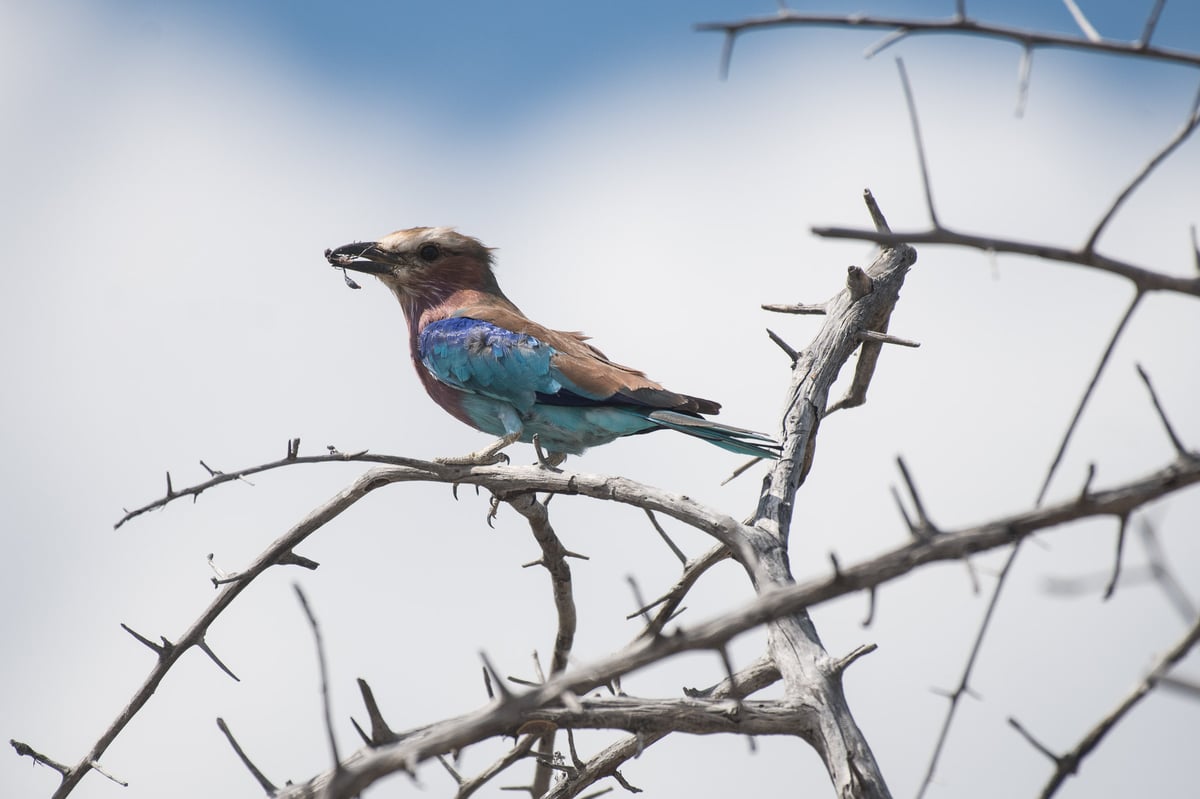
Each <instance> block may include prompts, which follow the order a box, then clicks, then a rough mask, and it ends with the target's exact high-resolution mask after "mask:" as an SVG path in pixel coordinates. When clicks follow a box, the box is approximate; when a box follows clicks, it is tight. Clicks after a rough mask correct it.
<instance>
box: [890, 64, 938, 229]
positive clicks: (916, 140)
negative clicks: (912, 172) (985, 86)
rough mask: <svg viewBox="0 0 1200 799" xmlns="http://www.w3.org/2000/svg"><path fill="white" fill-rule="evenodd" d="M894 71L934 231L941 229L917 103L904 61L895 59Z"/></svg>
mask: <svg viewBox="0 0 1200 799" xmlns="http://www.w3.org/2000/svg"><path fill="white" fill-rule="evenodd" d="M896 70H897V71H898V72H899V73H900V85H901V86H903V87H904V102H905V105H906V106H907V107H908V121H909V123H910V124H911V125H912V137H913V144H914V145H915V146H916V148H917V163H918V164H919V165H920V167H921V186H922V187H923V188H924V189H925V207H926V209H927V210H928V211H929V222H930V224H931V225H933V228H934V230H938V229H940V228H941V226H942V223H941V222H939V221H938V216H937V211H936V210H935V209H934V207H933V186H932V185H931V183H930V181H929V162H928V160H927V159H926V157H925V144H924V142H922V141H921V123H920V122H919V121H918V120H917V101H916V100H915V99H913V90H912V84H911V83H909V80H908V70H906V69H905V68H904V60H903V59H900V58H897V59H896Z"/></svg>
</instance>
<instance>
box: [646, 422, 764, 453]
mask: <svg viewBox="0 0 1200 799" xmlns="http://www.w3.org/2000/svg"><path fill="white" fill-rule="evenodd" d="M646 416H647V418H649V419H650V420H651V421H652V422H655V423H657V424H659V425H661V426H662V427H669V428H670V429H672V430H678V431H679V432H681V433H687V434H688V435H689V436H695V437H696V438H701V439H704V440H705V441H707V442H709V443H710V444H716V445H717V446H718V447H720V448H721V449H727V450H729V451H730V452H736V453H738V454H739V455H749V456H751V457H753V458H771V459H775V458H778V457H779V444H777V443H776V442H775V441H774V440H773V439H771V437H770V436H765V435H763V434H762V433H756V432H754V431H753V430H743V429H742V428H740V427H730V426H729V425H724V424H717V423H716V422H710V421H709V420H708V419H701V418H700V417H699V416H689V415H688V414H686V413H679V412H678V411H652V412H650V413H648V414H646Z"/></svg>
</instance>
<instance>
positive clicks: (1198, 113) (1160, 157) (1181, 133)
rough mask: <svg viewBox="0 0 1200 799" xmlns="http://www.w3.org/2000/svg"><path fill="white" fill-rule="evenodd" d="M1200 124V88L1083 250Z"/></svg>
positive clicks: (1093, 246)
mask: <svg viewBox="0 0 1200 799" xmlns="http://www.w3.org/2000/svg"><path fill="white" fill-rule="evenodd" d="M1068 2H1069V0H1068ZM1198 126H1200V90H1197V91H1196V97H1195V99H1193V100H1192V105H1191V108H1190V109H1189V110H1188V114H1187V119H1185V120H1184V123H1183V126H1182V127H1181V128H1180V129H1179V130H1178V131H1177V132H1176V133H1175V135H1174V136H1173V137H1172V138H1171V140H1170V141H1168V142H1167V143H1166V145H1164V146H1163V147H1162V149H1160V150H1159V151H1158V152H1157V153H1155V154H1154V156H1153V157H1152V158H1151V159H1150V160H1149V161H1148V162H1147V163H1146V165H1145V166H1143V167H1142V169H1141V171H1139V172H1138V173H1137V175H1135V176H1134V178H1133V180H1131V181H1129V184H1128V185H1126V186H1125V188H1124V189H1122V190H1121V192H1120V193H1119V194H1118V195H1117V197H1116V199H1114V200H1113V201H1112V204H1111V205H1110V206H1109V207H1108V211H1107V212H1105V214H1104V216H1103V217H1101V219H1100V221H1099V222H1097V223H1096V227H1095V228H1094V229H1093V230H1092V235H1091V236H1090V237H1089V238H1088V240H1087V243H1086V244H1084V245H1083V252H1085V253H1090V252H1094V251H1095V249H1096V242H1097V241H1099V239H1100V234H1101V233H1103V232H1104V228H1105V227H1107V226H1108V223H1109V222H1110V221H1111V220H1112V218H1113V217H1114V216H1116V213H1117V211H1118V210H1119V209H1120V208H1121V206H1122V205H1123V204H1124V203H1125V201H1126V200H1127V199H1129V197H1130V196H1131V195H1132V194H1133V193H1134V192H1135V191H1137V188H1138V186H1141V185H1142V182H1143V181H1145V180H1146V178H1148V177H1150V173H1151V172H1153V171H1154V170H1155V169H1156V168H1157V167H1158V165H1159V164H1161V163H1162V162H1163V161H1165V160H1167V158H1168V157H1169V156H1170V155H1171V153H1173V152H1175V150H1176V149H1178V147H1179V145H1181V144H1183V143H1184V142H1185V141H1187V140H1188V138H1189V137H1190V136H1191V135H1192V133H1194V132H1195V130H1196V128H1197V127H1198Z"/></svg>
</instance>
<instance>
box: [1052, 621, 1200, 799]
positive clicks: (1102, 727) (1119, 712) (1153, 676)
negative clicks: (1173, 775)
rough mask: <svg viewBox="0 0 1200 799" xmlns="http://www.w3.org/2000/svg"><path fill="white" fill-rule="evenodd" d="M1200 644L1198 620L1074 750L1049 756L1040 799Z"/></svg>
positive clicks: (1070, 774) (1067, 775) (1075, 770)
mask: <svg viewBox="0 0 1200 799" xmlns="http://www.w3.org/2000/svg"><path fill="white" fill-rule="evenodd" d="M1198 641H1200V619H1197V620H1196V621H1195V622H1194V623H1193V624H1192V626H1191V629H1189V630H1188V631H1187V632H1186V633H1185V634H1184V635H1183V637H1182V638H1180V640H1179V641H1178V642H1177V643H1176V644H1175V645H1174V646H1173V647H1171V648H1170V649H1169V650H1168V651H1167V652H1166V653H1165V654H1163V655H1162V657H1160V658H1159V659H1158V662H1157V663H1155V665H1154V668H1153V669H1151V670H1150V673H1149V674H1147V675H1146V676H1145V677H1144V678H1143V679H1142V680H1141V681H1140V682H1139V683H1138V684H1137V685H1136V686H1134V688H1133V691H1131V692H1130V693H1129V695H1128V696H1126V697H1125V698H1124V699H1122V700H1121V701H1120V702H1119V703H1117V706H1116V707H1114V708H1113V709H1112V710H1111V711H1110V712H1109V713H1108V714H1107V715H1106V716H1105V717H1104V718H1102V719H1101V720H1100V721H1099V722H1098V723H1097V724H1096V726H1094V727H1093V728H1092V729H1091V730H1089V731H1088V732H1087V734H1086V735H1084V736H1083V738H1082V739H1081V740H1080V741H1079V743H1078V744H1076V746H1075V748H1074V749H1072V750H1071V751H1070V752H1067V753H1066V754H1065V755H1060V756H1057V757H1054V756H1051V757H1052V759H1053V760H1054V762H1055V769H1054V774H1053V775H1052V776H1051V777H1050V779H1049V780H1048V781H1047V782H1046V786H1045V787H1044V788H1043V789H1042V793H1041V796H1042V799H1049V797H1051V796H1053V795H1054V794H1056V793H1057V792H1058V789H1059V788H1061V787H1062V785H1063V783H1064V782H1066V781H1067V779H1068V778H1069V777H1071V776H1072V775H1074V774H1075V773H1076V772H1077V771H1078V770H1079V766H1080V764H1081V763H1082V762H1083V760H1084V759H1085V758H1086V757H1087V756H1088V755H1089V754H1091V753H1092V751H1093V750H1094V749H1095V748H1096V747H1097V746H1099V745H1100V742H1101V741H1103V740H1104V737H1105V736H1106V735H1108V733H1109V732H1111V731H1112V729H1113V728H1114V727H1116V726H1117V723H1118V722H1120V721H1121V719H1123V718H1124V717H1125V715H1126V714H1128V713H1129V711H1130V710H1132V709H1133V708H1134V706H1136V705H1137V703H1138V702H1140V701H1142V699H1143V698H1144V697H1145V696H1146V695H1147V694H1148V693H1150V692H1151V691H1153V690H1154V689H1155V688H1156V687H1157V686H1158V685H1159V683H1160V682H1161V681H1162V679H1163V678H1164V677H1165V676H1166V674H1167V672H1168V671H1169V670H1170V669H1171V667H1172V666H1174V665H1175V664H1176V663H1178V662H1179V661H1180V660H1182V659H1183V657H1184V656H1185V655H1186V654H1187V653H1188V652H1190V651H1191V650H1192V647H1194V646H1196V643H1197V642H1198ZM1043 751H1045V750H1043Z"/></svg>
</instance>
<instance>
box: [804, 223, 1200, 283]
mask: <svg viewBox="0 0 1200 799" xmlns="http://www.w3.org/2000/svg"><path fill="white" fill-rule="evenodd" d="M812 231H813V233H815V234H816V235H818V236H824V237H826V238H833V239H854V240H857V241H873V242H875V243H877V244H902V243H908V244H945V245H949V246H955V247H970V248H972V249H976V250H982V251H984V252H986V253H1010V254H1015V255H1031V256H1034V257H1036V258H1044V259H1046V260H1048V261H1058V262H1060V263H1067V264H1080V265H1083V266H1088V267H1091V268H1093V269H1097V270H1099V271H1101V272H1108V273H1110V274H1114V275H1119V276H1121V277H1124V278H1126V279H1128V280H1129V281H1130V282H1131V283H1133V284H1134V286H1136V287H1137V289H1138V290H1139V291H1143V292H1145V291H1170V292H1176V293H1179V294H1187V295H1190V296H1193V297H1200V277H1181V276H1179V275H1171V274H1167V273H1165V272H1155V271H1152V270H1150V269H1145V268H1143V267H1140V266H1136V265H1135V264H1132V263H1129V262H1128V261H1122V260H1120V259H1118V258H1111V257H1109V256H1107V255H1101V254H1099V253H1096V252H1092V253H1085V252H1082V251H1080V250H1071V249H1067V248H1066V247H1055V246H1053V245H1050V244H1042V243H1038V242H1027V241H1018V240H1015V239H1003V238H999V237H996V236H981V235H978V234H975V233H959V232H957V231H954V230H950V229H949V228H941V229H937V230H911V231H901V232H898V233H880V232H878V231H876V230H868V229H866V228H846V227H826V226H817V227H814V228H813V229H812Z"/></svg>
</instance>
